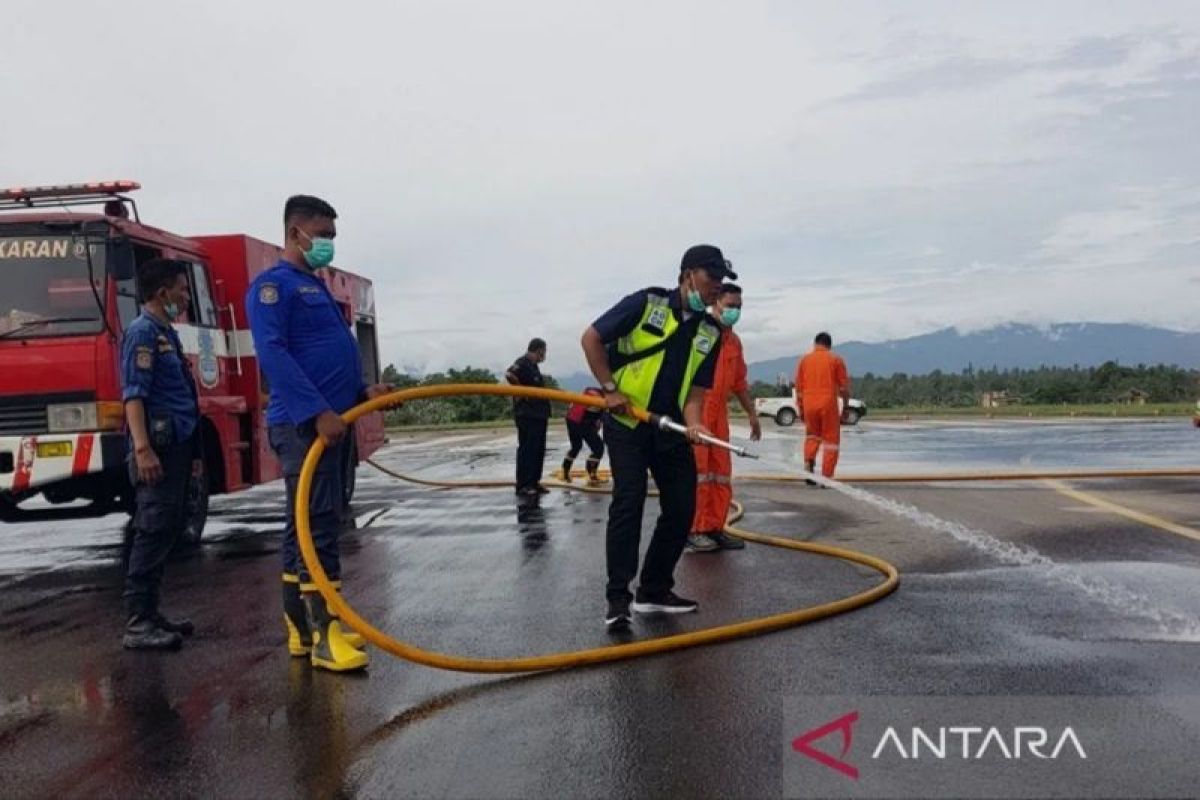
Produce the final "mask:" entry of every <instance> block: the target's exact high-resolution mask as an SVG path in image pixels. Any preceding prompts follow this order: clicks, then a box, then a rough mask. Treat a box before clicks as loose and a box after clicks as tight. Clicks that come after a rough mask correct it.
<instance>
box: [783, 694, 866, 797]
mask: <svg viewBox="0 0 1200 800" xmlns="http://www.w3.org/2000/svg"><path fill="white" fill-rule="evenodd" d="M856 722H858V712H857V711H851V712H850V713H849V714H846V715H845V716H842V717H838V718H837V719H835V720H833V721H832V722H827V723H825V724H824V725H822V726H821V727H819V728H813V729H812V730H811V731H809V732H808V733H802V734H800V735H799V736H797V737H796V738H795V739H793V740H792V749H793V750H795V751H796V752H797V753H803V754H804V755H806V756H808V757H809V758H811V759H812V760H813V761H816V762H817V763H818V764H824V765H825V766H827V767H829V768H830V769H833V770H837V771H838V772H840V773H842V774H843V775H845V776H846V777H847V778H850V779H851V780H855V781H856V780H858V769H857V768H856V767H855V766H854V765H853V764H850V763H848V762H846V761H843V760H842V758H845V756H846V753H848V752H850V745H851V744H853V743H854V723H856ZM835 731H840V732H841V734H842V758H834V757H833V756H831V755H829V754H828V753H823V752H821V751H820V750H817V749H816V748H815V747H813V746H812V743H813V742H815V741H816V740H818V739H823V738H825V737H826V736H828V735H829V734H831V733H834V732H835Z"/></svg>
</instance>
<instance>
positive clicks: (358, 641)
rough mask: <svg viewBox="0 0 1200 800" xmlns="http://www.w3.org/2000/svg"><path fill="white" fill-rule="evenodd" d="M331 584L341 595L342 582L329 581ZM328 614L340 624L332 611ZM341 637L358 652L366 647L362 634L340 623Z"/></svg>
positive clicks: (339, 619) (339, 618)
mask: <svg viewBox="0 0 1200 800" xmlns="http://www.w3.org/2000/svg"><path fill="white" fill-rule="evenodd" d="M331 583H333V588H335V589H337V590H338V594H341V593H342V582H341V581H331ZM313 589H314V590H315V589H316V587H315V586H314V587H313ZM329 613H330V614H332V615H333V618H334V619H336V620H338V622H341V617H339V616H337V615H336V614H333V612H332V611H331V612H329ZM342 637H343V638H345V640H346V642H347V643H348V644H349V645H350V646H351V647H354V648H357V649H359V650H362V649H363V648H364V647H366V646H367V640H366V639H364V638H363V637H362V634H360V633H357V632H356V631H353V630H351V629H350V628H349V626H347V625H346V624H345V623H344V622H343V623H342Z"/></svg>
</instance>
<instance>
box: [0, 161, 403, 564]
mask: <svg viewBox="0 0 1200 800" xmlns="http://www.w3.org/2000/svg"><path fill="white" fill-rule="evenodd" d="M139 188H140V186H139V185H138V184H137V183H135V182H133V181H112V182H105V183H87V184H73V185H67V186H42V187H35V188H16V189H7V190H3V191H2V192H0V287H2V289H0V519H9V520H12V519H21V518H23V517H28V516H29V515H31V514H34V515H42V516H45V515H49V516H51V517H53V516H54V515H55V514H54V512H55V511H60V512H62V513H63V515H68V514H69V515H71V516H80V515H85V516H86V515H96V516H99V515H101V514H105V513H108V512H110V511H113V510H115V509H117V508H119V507H122V506H124V507H126V508H127V507H128V506H129V504H130V501H131V495H132V491H131V488H130V485H129V479H128V474H127V467H126V463H125V462H126V453H127V437H126V433H125V421H124V409H123V405H122V403H121V377H120V367H121V363H120V362H121V334H122V331H123V330H124V329H125V327H126V326H127V325H129V323H130V322H132V321H133V319H134V318H135V317H136V316H137V315H138V313H139V312H140V309H139V305H138V287H137V278H136V276H137V267H138V265H139V264H141V263H143V262H145V261H148V260H150V259H153V258H171V259H177V260H180V261H182V262H184V263H185V264H186V266H187V277H188V283H189V285H190V289H191V303H190V307H189V310H188V312H187V314H186V319H182V318H181V319H179V320H176V323H175V328H176V330H177V331H178V332H179V338H180V341H181V342H182V344H183V349H184V352H185V354H186V355H187V357H188V360H189V361H190V362H191V366H192V374H193V376H194V377H195V381H196V387H197V389H198V391H199V395H200V414H201V422H200V436H201V442H202V445H203V461H204V471H203V475H202V476H200V477H198V478H197V479H195V480H193V483H192V487H191V491H190V493H189V503H188V508H189V510H188V522H187V528H186V531H185V535H184V539H185V540H188V541H192V542H195V541H198V540H199V538H200V535H201V532H202V531H203V528H204V523H205V520H206V519H207V514H208V498H209V496H210V495H213V494H220V493H224V492H236V491H240V490H242V489H246V488H248V487H250V486H254V485H256V484H260V483H265V482H267V481H271V480H274V479H276V478H278V477H279V476H280V467H279V463H278V461H277V460H276V459H275V456H274V454H273V453H272V451H271V449H270V446H269V445H268V443H267V433H266V421H265V417H266V414H265V412H266V404H267V398H268V387H267V385H266V381H265V379H264V377H263V375H262V373H261V372H260V371H259V369H258V359H257V357H256V355H255V351H254V342H253V340H252V338H251V336H250V331H249V330H248V326H247V322H246V312H245V308H244V305H243V298H244V297H245V294H246V289H247V288H248V287H249V285H250V282H251V281H253V280H254V277H255V276H256V275H257V274H258V273H260V272H262V271H263V270H265V269H267V268H269V267H271V266H272V265H274V264H275V263H276V262H277V261H278V260H279V256H280V253H281V250H280V248H279V247H277V246H275V245H273V244H268V243H267V242H263V241H259V240H258V239H255V238H253V237H251V236H246V235H243V234H226V235H216V236H180V235H177V234H174V233H170V232H168V231H164V230H161V229H158V228H154V227H151V226H149V225H146V224H144V223H142V221H141V218H140V216H139V214H138V208H137V204H136V203H135V202H134V201H133V199H132V198H131V197H130V193H131V192H133V191H134V190H136V189H139ZM86 207H91V208H86ZM81 208H83V209H84V210H80V209H81ZM320 274H322V277H323V280H324V281H325V284H326V286H328V287H329V290H330V292H331V293H332V294H333V297H334V299H335V300H336V301H337V302H338V304H339V305H340V306H341V308H342V312H343V314H344V316H345V319H346V324H347V325H348V326H349V327H350V329H351V331H352V332H353V333H354V335H355V337H356V338H357V340H358V343H359V348H360V350H361V353H362V361H363V372H364V375H363V378H364V380H365V381H366V382H367V383H368V384H370V383H377V382H378V380H379V355H378V347H377V339H376V330H375V298H374V292H373V289H372V285H371V281H369V280H368V279H366V278H364V277H362V276H360V275H355V274H353V273H351V272H347V271H345V270H342V269H336V268H328V269H325V270H322V272H321V273H320ZM383 442H384V431H383V418H382V415H380V414H372V415H369V416H367V417H363V418H362V419H360V420H359V421H358V422H357V423H356V424H355V430H354V437H353V440H352V447H350V448H348V452H349V456H348V458H347V461H346V464H345V469H346V473H347V480H346V487H347V491H346V496H345V497H344V498H343V499H344V501H345V503H346V504H347V505H348V504H349V502H350V497H351V495H352V493H353V487H354V473H355V467H356V466H357V464H358V461H359V460H360V459H362V458H366V457H367V456H369V455H370V454H371V453H372V452H374V451H375V450H377V449H378V448H379V447H380V445H382V444H383ZM37 495H41V499H40V500H38V499H34V498H35V496H37ZM29 500H32V502H30V503H26V501H29ZM23 503H25V505H24V506H22V505H21V504H23ZM30 506H34V507H35V508H33V509H31V508H30Z"/></svg>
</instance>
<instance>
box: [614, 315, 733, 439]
mask: <svg viewBox="0 0 1200 800" xmlns="http://www.w3.org/2000/svg"><path fill="white" fill-rule="evenodd" d="M680 324H681V323H680V322H679V320H677V319H675V314H673V313H672V312H671V307H670V305H669V303H668V296H666V295H660V294H653V293H651V294H649V295H647V296H646V307H645V308H644V309H643V310H642V317H641V319H639V320H638V324H637V325H636V326H635V327H634V329H633V330H632V331H631V332H630V333H629V334H628V335H626V336H622V337H621V338H620V339H619V340H618V341H617V352H618V353H623V354H626V355H630V354H634V353H639V352H641V351H643V350H648V349H649V348H651V347H653V346H654V345H656V344H658V343H659V342H661V341H662V340H663V339H665V338H667V337H668V336H670V335H671V334H673V333H674V332H675V331H676V329H677V328H678V327H679V326H680ZM648 328H650V329H654V331H660V332H661V333H656V332H652V331H651V330H647V329H648ZM720 338H721V331H720V329H719V328H718V327H717V326H716V325H713V324H712V323H710V322H707V321H703V322H701V323H700V326H699V327H698V328H697V330H696V334H695V336H693V337H692V341H691V347H690V348H689V350H688V362H687V368H686V369H685V370H684V373H683V382H682V383H681V385H680V387H679V407H680V408H683V404H684V401H685V400H687V395H688V391H689V390H690V389H691V388H692V379H693V378H695V377H696V373H697V372H699V371H700V365H701V364H703V363H704V359H705V357H707V356H708V354H709V353H711V352H712V349H713V347H714V346H715V345H716V343H717V342H718V341H719V340H720ZM665 359H666V350H665V349H664V350H660V351H659V352H657V353H655V354H654V355H651V356H647V357H645V358H642V359H639V360H637V361H634V362H633V363H631V364H626V365H625V366H623V367H621V368H620V369H619V370H617V371H616V372H615V373H613V381H614V382H615V383H616V384H617V391H619V392H620V393H621V394H623V395H625V396H626V397H627V398H629V400H630V402H632V403H633V405H635V406H637V407H639V408H647V407H648V406H649V405H650V396H651V395H652V394H653V393H654V384H655V383H656V382H657V381H658V373H659V372H660V371H661V370H662V365H663V361H664V360H665ZM613 417H614V419H616V420H618V421H619V422H620V423H621V424H622V425H624V426H625V427H627V428H635V427H637V424H638V421H637V420H636V419H634V418H633V417H629V416H624V415H615V414H614V415H613Z"/></svg>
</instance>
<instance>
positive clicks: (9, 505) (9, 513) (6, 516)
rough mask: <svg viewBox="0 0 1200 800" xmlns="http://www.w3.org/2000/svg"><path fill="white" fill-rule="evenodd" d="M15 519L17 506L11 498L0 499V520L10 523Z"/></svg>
mask: <svg viewBox="0 0 1200 800" xmlns="http://www.w3.org/2000/svg"><path fill="white" fill-rule="evenodd" d="M16 518H17V504H16V503H15V502H13V500H12V499H11V498H8V497H0V520H2V521H4V522H12V521H13V520H15V519H16Z"/></svg>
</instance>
